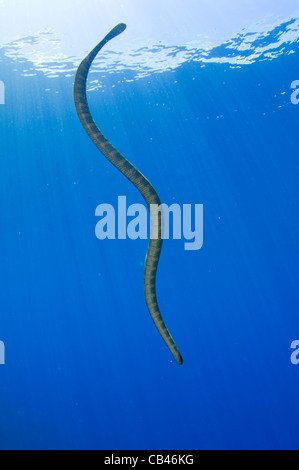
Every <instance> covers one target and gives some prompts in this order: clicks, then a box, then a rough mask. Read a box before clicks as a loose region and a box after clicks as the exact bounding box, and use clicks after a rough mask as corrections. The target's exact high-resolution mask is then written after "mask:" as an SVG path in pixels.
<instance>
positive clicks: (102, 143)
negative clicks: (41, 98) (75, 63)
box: [74, 23, 183, 364]
mask: <svg viewBox="0 0 299 470" xmlns="http://www.w3.org/2000/svg"><path fill="white" fill-rule="evenodd" d="M125 29H126V25H125V24H122V23H121V24H119V25H117V26H116V27H115V28H113V29H112V30H111V31H110V33H109V34H107V36H105V38H104V39H103V40H102V41H101V42H100V43H99V44H98V45H97V46H96V47H95V48H94V49H93V50H92V51H91V52H90V54H88V56H87V57H86V58H85V59H84V60H83V61H82V62H81V64H80V66H79V68H78V70H77V73H76V78H75V83H74V100H75V106H76V110H77V113H78V116H79V119H80V121H81V123H82V126H83V127H84V129H85V131H86V132H87V134H88V135H89V137H90V138H91V140H92V141H93V142H94V143H95V145H96V146H97V148H98V149H99V150H100V151H101V152H102V153H103V154H104V156H105V157H106V158H107V159H108V160H109V161H110V162H111V163H112V164H113V165H114V166H115V167H116V168H117V169H118V170H119V171H121V173H122V174H123V175H125V176H126V177H127V178H128V179H129V180H130V181H131V182H132V183H133V184H134V186H135V187H136V188H137V189H138V190H139V191H140V193H141V194H142V196H143V197H144V199H145V202H146V204H147V206H148V208H149V209H150V206H151V204H157V205H159V206H160V204H161V201H160V198H159V196H158V194H157V193H156V191H155V189H154V188H153V186H152V185H151V184H150V182H149V181H148V180H147V179H146V178H145V177H144V176H143V175H142V173H140V171H138V170H137V168H135V167H134V165H132V164H131V163H130V162H129V161H128V160H127V159H126V158H125V157H124V156H123V155H121V153H119V152H118V151H117V150H116V149H115V148H114V147H113V145H111V143H110V142H109V141H108V140H107V139H106V137H105V136H104V135H103V134H102V133H101V131H100V130H99V129H98V127H97V125H96V124H95V122H94V120H93V118H92V116H91V113H90V110H89V107H88V103H87V97H86V81H87V75H88V71H89V69H90V66H91V64H92V62H93V60H94V59H95V57H96V55H97V54H98V52H99V51H100V50H101V49H102V47H103V46H104V45H105V44H106V43H107V42H108V41H110V39H112V38H114V37H115V36H117V35H118V34H120V33H122V32H123V31H124V30H125ZM157 221H158V224H157V226H156V227H154V228H155V230H156V232H155V233H156V237H155V238H156V239H153V238H152V237H150V241H149V245H148V250H147V255H146V260H145V268H144V293H145V300H146V303H147V307H148V309H149V312H150V315H151V317H152V319H153V321H154V323H155V325H156V327H157V329H158V331H159V333H160V335H161V336H162V338H163V339H164V341H165V343H166V344H167V346H168V348H169V349H170V351H171V353H172V355H173V357H174V359H175V360H176V362H177V363H178V364H182V363H183V359H182V357H181V355H180V352H179V350H178V348H177V346H176V344H175V342H174V340H173V338H172V336H171V334H170V333H169V331H168V329H167V327H166V325H165V323H164V321H163V318H162V316H161V313H160V310H159V306H158V302H157V295H156V273H157V268H158V262H159V258H160V253H161V249H162V241H163V240H162V215H161V212H159V215H158V218H157ZM152 229H153V227H152V218H151V232H152Z"/></svg>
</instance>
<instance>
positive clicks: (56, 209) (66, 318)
mask: <svg viewBox="0 0 299 470" xmlns="http://www.w3.org/2000/svg"><path fill="white" fill-rule="evenodd" d="M275 34H276V32H275V31H274V32H273V35H274V36H275ZM99 39H100V38H99ZM272 39H273V38H272ZM258 46H260V44H256V45H255V47H258ZM111 48H112V49H113V46H112V45H111ZM220 49H221V48H220ZM224 49H225V47H224V46H223V51H222V52H223V53H224ZM291 51H293V52H294V53H293V52H292V53H290V52H291ZM222 52H221V50H215V51H214V54H216V53H217V54H221V53H222ZM231 53H232V51H231ZM194 54H195V53H194ZM298 54H299V47H298V42H297V41H295V42H293V43H292V44H288V43H285V44H284V45H283V46H282V47H281V48H280V50H279V53H277V54H276V56H275V57H272V58H270V57H266V56H263V57H259V58H258V59H257V60H253V61H252V63H250V64H241V65H238V66H230V65H229V64H227V63H216V62H211V63H205V64H203V63H202V62H200V61H198V60H194V58H195V56H194V57H192V54H190V57H189V59H188V60H186V61H185V62H184V63H183V64H181V65H180V66H178V67H177V68H175V69H174V70H172V71H170V70H168V71H164V72H163V71H162V72H161V73H157V72H149V73H148V74H147V75H146V76H144V77H139V78H138V79H136V78H134V76H132V77H131V76H130V74H131V75H132V73H131V72H130V70H126V67H125V66H124V67H123V69H121V70H118V71H117V73H115V74H113V73H112V72H111V71H109V73H106V74H105V70H102V72H101V76H100V77H98V78H99V80H100V81H101V80H102V82H103V84H104V85H105V86H104V87H103V89H98V90H94V91H90V92H89V95H88V96H89V101H90V107H91V109H92V112H93V114H94V118H95V120H96V121H97V123H98V124H99V127H100V128H101V130H102V131H103V132H104V134H105V135H106V136H107V137H108V138H109V139H110V140H111V141H112V143H113V144H114V145H115V146H116V147H117V148H118V149H119V150H120V151H121V152H122V153H123V154H124V155H125V156H126V157H127V158H129V159H130V160H131V161H132V162H133V163H134V164H135V165H136V166H137V167H138V168H139V169H140V170H141V171H142V172H143V173H144V174H145V175H146V176H147V177H148V178H149V179H150V181H151V182H152V184H153V185H154V186H155V188H156V189H157V191H158V193H159V195H160V197H161V199H162V200H163V202H165V203H167V204H171V203H173V202H176V203H179V204H183V203H192V204H195V203H198V204H199V203H202V204H203V205H204V246H203V248H202V249H201V250H199V251H196V252H187V251H184V242H183V241H177V240H174V241H171V240H170V241H165V243H164V247H163V252H162V257H161V262H160V266H159V271H158V278H157V290H158V297H159V302H160V307H161V312H162V314H163V316H164V319H165V321H166V323H167V325H168V327H169V329H170V330H171V332H172V334H173V336H174V338H175V340H176V342H177V344H178V346H179V348H180V350H181V352H182V355H183V357H184V365H183V366H182V367H180V366H178V365H177V364H176V363H175V362H174V361H173V359H172V356H171V354H170V353H169V351H168V349H167V348H166V346H165V345H164V343H163V341H162V340H161V338H160V337H159V335H158V333H157V331H156V330H155V327H154V325H153V323H152V321H151V318H150V316H149V314H148V312H147V309H146V305H145V302H144V296H143V264H144V258H145V252H146V248H147V242H146V241H144V240H138V241H131V240H119V241H118V240H105V241H99V240H97V238H96V237H95V232H94V229H95V225H96V222H97V219H96V217H95V209H96V207H97V206H98V205H99V204H101V203H103V202H105V203H110V204H116V202H117V196H119V195H126V196H127V199H128V204H131V203H135V202H141V203H142V202H143V201H142V198H141V196H140V195H139V193H138V192H137V190H136V189H135V188H134V187H133V186H132V185H131V184H130V183H129V182H128V181H127V180H126V178H124V177H123V176H122V175H121V174H120V173H118V172H117V170H115V169H114V168H113V167H112V165H111V164H110V163H109V162H107V161H106V160H105V159H104V157H103V156H102V155H101V154H100V153H99V151H98V150H97V149H96V148H95V147H94V145H93V143H92V142H91V141H90V140H89V138H88V137H87V135H86V134H85V132H84V130H83V129H82V127H81V125H80V122H79V120H78V118H77V115H76V112H75V109H74V105H73V97H72V86H73V80H74V72H72V73H71V74H69V75H70V76H66V75H64V74H60V75H58V76H57V77H56V78H55V77H54V78H50V77H47V76H46V75H45V74H44V73H43V72H42V71H37V72H36V73H34V74H32V76H24V73H23V71H24V68H28V67H29V68H30V67H32V64H30V63H29V64H28V63H27V62H26V59H24V58H23V59H22V58H18V59H16V58H15V57H14V58H12V57H8V56H7V54H5V50H4V49H2V50H1V62H0V71H1V76H0V79H1V80H3V82H4V83H5V85H6V104H5V105H2V106H0V117H1V129H0V140H1V158H0V219H1V231H0V246H1V249H0V286H1V289H0V311H1V318H0V339H1V340H2V341H4V342H5V346H6V365H5V366H0V381H1V386H0V448H1V449H32V448H33V449H296V448H298V447H299V446H298V426H297V423H298V419H299V405H298V386H299V375H298V374H299V366H294V365H292V364H291V361H290V355H291V350H290V344H291V342H292V341H293V340H296V339H299V317H298V301H299V293H298V281H299V276H298V235H299V223H298V197H299V189H298V150H299V145H298V138H297V137H298V113H299V106H298V107H297V106H295V105H293V104H292V103H291V101H290V95H291V90H290V85H291V82H292V81H293V80H296V79H299V59H298ZM203 65H205V66H204V67H203ZM33 68H34V67H33ZM129 78H130V79H131V80H132V81H129V80H128V79H129ZM46 90H49V91H46Z"/></svg>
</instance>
